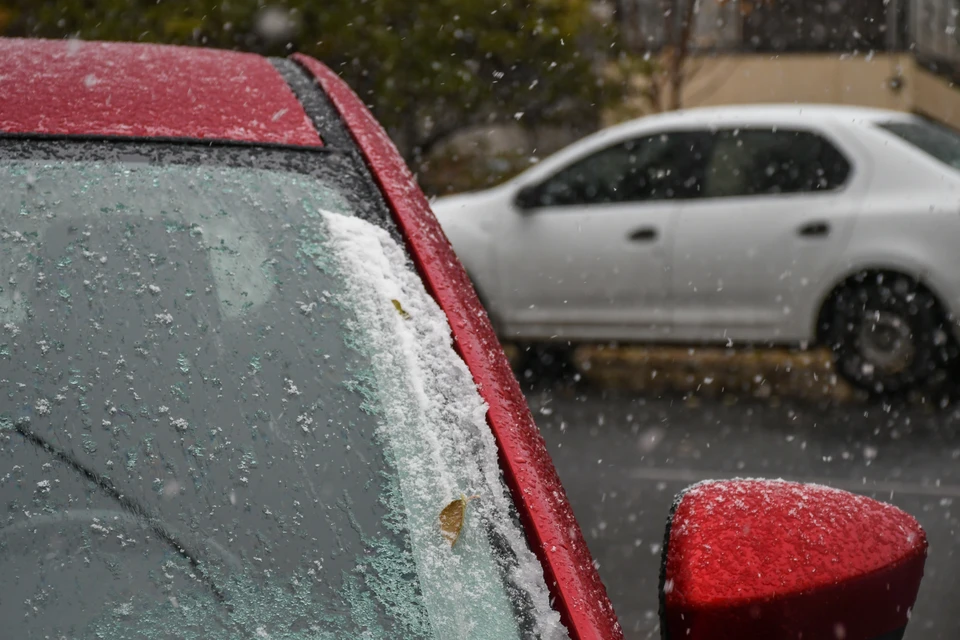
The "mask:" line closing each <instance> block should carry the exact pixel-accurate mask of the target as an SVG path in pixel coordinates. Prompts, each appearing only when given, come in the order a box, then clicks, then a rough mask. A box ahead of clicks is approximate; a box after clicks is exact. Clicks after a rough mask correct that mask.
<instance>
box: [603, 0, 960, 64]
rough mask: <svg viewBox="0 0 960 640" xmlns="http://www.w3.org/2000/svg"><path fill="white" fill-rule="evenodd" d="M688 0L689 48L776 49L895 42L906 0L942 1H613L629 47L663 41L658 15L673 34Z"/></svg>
mask: <svg viewBox="0 0 960 640" xmlns="http://www.w3.org/2000/svg"><path fill="white" fill-rule="evenodd" d="M691 2H692V3H694V5H692V6H693V7H694V15H695V18H694V21H693V28H692V29H691V34H690V40H689V42H688V46H689V48H690V50H692V51H731V50H733V51H757V52H761V51H762V52H777V53H779V52H818V51H820V52H863V53H867V52H869V51H887V50H890V49H902V48H903V47H904V43H905V40H906V38H905V37H904V36H905V32H906V20H905V19H904V17H903V15H902V14H903V11H904V9H905V8H906V4H907V3H908V2H925V3H928V4H931V5H942V4H944V0H886V1H885V0H618V2H617V9H618V16H619V18H620V24H621V25H622V27H623V30H624V36H625V39H626V41H627V44H628V45H629V46H630V47H631V48H632V49H633V50H635V51H638V50H640V51H655V50H657V49H659V48H660V47H662V46H663V45H664V44H667V43H665V42H664V33H665V22H666V20H667V19H668V18H667V17H665V16H666V15H669V16H672V19H674V20H676V24H677V25H678V26H677V28H675V29H674V33H679V32H680V29H679V24H680V23H681V22H682V19H683V16H684V15H686V14H687V9H688V8H689V7H690V6H691V5H690V3H691ZM947 2H950V3H955V2H960V0H947ZM672 44H679V43H677V42H674V43H672Z"/></svg>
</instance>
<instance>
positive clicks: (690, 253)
mask: <svg viewBox="0 0 960 640" xmlns="http://www.w3.org/2000/svg"><path fill="white" fill-rule="evenodd" d="M712 138H713V141H712V144H711V145H710V151H709V152H708V158H709V159H708V162H707V166H706V172H705V177H704V183H703V185H702V191H701V197H700V198H698V199H696V200H689V201H687V202H686V203H684V207H683V210H682V212H681V213H680V216H679V219H678V224H677V228H676V235H675V241H674V242H675V244H674V253H673V275H672V279H671V298H672V303H673V306H674V317H673V322H674V328H673V334H674V337H676V338H677V339H681V340H710V341H730V340H733V341H736V340H748V341H764V342H767V341H769V342H780V341H787V342H793V341H802V340H806V339H809V338H810V337H812V336H811V335H810V329H811V323H810V321H809V318H808V317H806V316H807V315H808V314H807V313H805V312H804V311H801V309H809V308H810V306H811V304H812V303H813V301H811V300H808V299H807V298H809V297H810V296H815V295H817V292H816V289H815V285H816V284H817V283H819V281H820V276H821V274H823V273H824V271H825V270H826V269H827V268H829V266H830V265H831V264H833V263H835V262H836V261H837V260H838V259H840V255H841V253H842V251H843V249H844V247H846V245H847V242H848V239H849V235H850V231H851V229H852V224H853V221H854V216H855V215H856V213H857V209H858V205H859V201H860V199H859V197H857V196H856V194H855V193H854V192H853V191H851V190H849V189H846V188H845V186H846V183H847V181H848V180H849V177H850V175H851V174H852V171H851V164H850V161H849V160H848V159H847V158H845V157H844V155H843V154H842V153H841V152H840V151H838V150H837V148H836V147H835V146H834V145H833V144H832V143H831V142H830V141H828V140H827V139H826V138H824V137H823V136H822V135H820V134H817V133H813V132H811V131H800V130H796V129H786V128H773V127H769V128H740V129H721V130H718V131H716V132H715V133H714V135H713V136H712Z"/></svg>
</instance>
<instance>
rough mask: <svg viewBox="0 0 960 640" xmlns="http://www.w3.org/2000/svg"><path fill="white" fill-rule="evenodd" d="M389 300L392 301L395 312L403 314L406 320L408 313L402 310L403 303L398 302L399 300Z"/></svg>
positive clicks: (408, 316)
mask: <svg viewBox="0 0 960 640" xmlns="http://www.w3.org/2000/svg"><path fill="white" fill-rule="evenodd" d="M390 302H392V303H393V308H394V309H396V310H397V313H399V314H400V315H401V316H403V319H404V320H407V319H409V318H410V314H409V313H407V312H406V311H405V310H404V308H403V305H401V304H400V301H399V300H391V301H390Z"/></svg>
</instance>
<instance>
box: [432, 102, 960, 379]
mask: <svg viewBox="0 0 960 640" xmlns="http://www.w3.org/2000/svg"><path fill="white" fill-rule="evenodd" d="M433 208H434V212H435V213H436V215H437V217H438V218H439V219H440V222H441V224H442V226H443V228H444V230H445V232H446V233H447V235H448V236H449V238H450V240H451V241H452V243H453V246H454V248H455V249H456V251H457V253H458V255H459V256H460V259H461V260H462V262H463V263H464V265H465V266H466V269H467V271H468V272H469V273H470V275H471V277H472V278H473V280H474V283H475V285H476V287H477V289H478V291H479V293H480V295H481V297H482V299H483V300H484V302H485V303H486V305H487V309H488V310H489V313H490V315H491V317H492V318H493V320H494V322H495V324H496V326H497V328H498V330H499V332H500V334H501V336H503V337H505V338H510V339H514V340H519V341H526V342H538V341H557V340H562V341H581V340H617V341H644V342H651V341H658V342H672V343H719V344H728V345H736V344H744V343H751V344H793V345H801V346H805V345H813V344H818V343H819V344H829V345H830V346H831V347H832V348H833V349H834V350H835V352H836V356H837V363H838V370H839V372H840V373H841V374H842V375H844V376H845V377H846V378H848V379H849V380H851V381H852V382H854V383H855V384H858V385H860V386H862V387H864V388H866V389H869V390H872V391H876V392H886V393H894V392H897V391H902V390H904V389H907V388H910V387H911V386H914V385H916V384H919V383H920V382H922V381H924V380H925V379H926V378H928V377H929V376H930V375H931V373H932V372H933V371H935V370H936V369H937V368H938V367H939V366H940V365H942V364H944V363H946V362H947V361H948V360H949V359H950V358H951V357H952V353H953V352H954V351H956V348H955V346H954V345H955V344H956V337H957V336H956V326H955V323H954V322H953V318H954V317H955V316H960V135H958V134H957V133H954V132H953V131H952V130H949V129H946V128H944V127H941V126H939V125H936V124H934V123H932V122H930V121H928V120H925V119H923V118H921V117H918V116H913V115H909V114H904V113H898V112H894V111H883V110H876V109H863V108H850V107H835V106H813V105H809V106H803V105H764V106H737V107H721V108H708V109H692V110H689V111H683V112H674V113H668V114H662V115H656V116H651V117H647V118H642V119H640V120H635V121H631V122H627V123H625V124H622V125H618V126H616V127H613V128H610V129H606V130H604V131H600V132H598V133H596V134H594V135H592V136H589V137H587V138H585V139H583V140H581V141H579V142H577V143H575V144H573V145H571V146H570V147H567V148H566V149H564V150H562V151H560V152H558V153H556V154H555V155H553V156H551V157H549V158H547V159H545V160H543V161H542V162H540V163H539V164H536V165H534V166H533V167H532V168H530V169H528V170H527V171H526V172H524V173H522V174H521V175H519V176H517V177H516V178H514V179H512V180H510V181H509V182H507V183H505V184H502V185H500V186H498V187H496V188H493V189H489V190H486V191H482V192H477V193H470V194H465V195H458V196H451V197H445V198H440V199H438V200H436V201H435V202H434V204H433Z"/></svg>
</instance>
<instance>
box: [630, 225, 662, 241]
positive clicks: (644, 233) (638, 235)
mask: <svg viewBox="0 0 960 640" xmlns="http://www.w3.org/2000/svg"><path fill="white" fill-rule="evenodd" d="M627 237H628V238H630V241H631V242H650V241H652V240H656V239H657V230H656V229H654V228H653V227H642V228H640V229H637V230H636V231H632V232H631V233H630V235H629V236H627Z"/></svg>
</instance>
